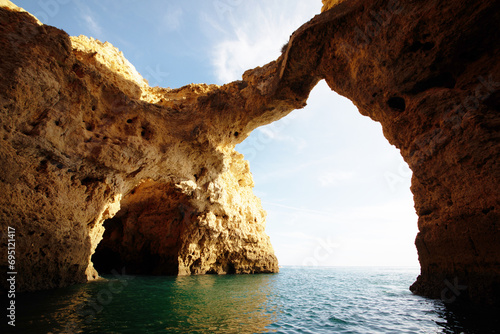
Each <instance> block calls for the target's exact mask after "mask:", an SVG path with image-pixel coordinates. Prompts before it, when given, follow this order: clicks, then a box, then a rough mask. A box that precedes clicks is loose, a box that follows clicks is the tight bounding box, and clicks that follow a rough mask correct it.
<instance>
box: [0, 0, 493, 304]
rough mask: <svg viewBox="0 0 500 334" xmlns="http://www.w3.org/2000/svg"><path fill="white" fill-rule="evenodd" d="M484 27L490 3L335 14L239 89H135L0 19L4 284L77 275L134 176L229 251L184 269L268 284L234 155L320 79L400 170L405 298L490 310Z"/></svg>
mask: <svg viewBox="0 0 500 334" xmlns="http://www.w3.org/2000/svg"><path fill="white" fill-rule="evenodd" d="M334 2H335V3H337V2H338V1H326V3H327V7H325V9H326V8H329V7H330V6H331V5H332V3H334ZM10 7H11V8H12V6H10ZM499 15H500V10H499V3H498V2H495V1H481V2H474V1H452V0H447V1H439V2H437V1H419V2H417V1H410V2H399V1H397V0H347V1H341V2H339V3H338V4H336V5H335V6H333V7H332V8H331V9H330V10H325V11H324V12H323V13H322V14H320V15H318V16H316V17H315V18H313V19H312V20H311V21H310V22H308V23H306V24H304V25H303V26H302V27H301V28H299V29H298V30H297V31H296V32H295V33H294V34H293V35H292V36H291V38H290V41H289V43H288V45H287V47H286V48H284V49H283V54H282V55H281V56H280V57H279V58H278V59H277V60H276V61H273V62H271V63H269V64H267V65H265V66H262V67H258V68H256V69H253V70H249V71H247V72H246V73H245V74H244V75H243V78H242V80H241V81H237V82H232V83H229V84H227V85H224V86H215V85H189V86H186V87H182V88H179V89H174V90H171V89H161V88H151V87H149V86H148V85H147V84H146V83H145V81H144V80H143V79H142V78H141V77H140V75H139V74H138V73H137V72H136V71H135V69H134V68H133V66H132V65H131V64H130V63H128V61H126V59H124V58H123V56H122V55H121V54H120V53H119V52H118V51H117V50H116V49H115V48H113V47H112V45H110V44H109V43H104V44H103V43H100V42H98V41H95V40H92V39H88V38H85V37H78V38H71V39H70V38H69V37H68V36H67V35H66V34H65V33H64V32H62V31H60V30H58V29H55V28H53V27H49V26H43V25H39V23H38V22H36V20H35V19H33V18H32V17H31V16H30V15H29V14H27V13H23V12H18V11H16V10H15V9H13V10H12V9H11V10H7V9H5V8H1V9H0V19H1V21H2V25H1V26H0V42H1V45H2V46H5V47H2V48H1V49H0V56H1V58H2V64H1V66H0V74H1V77H2V78H3V79H2V80H1V82H0V92H1V100H0V103H1V104H0V107H1V110H2V113H1V118H0V121H1V123H2V128H1V131H2V140H1V142H0V144H1V155H0V161H1V164H0V166H1V167H0V168H1V171H2V173H1V182H2V189H3V191H4V196H2V198H1V199H0V202H1V204H0V205H1V207H2V212H1V213H0V214H1V216H0V217H1V218H0V220H1V224H2V230H5V227H6V226H7V225H10V226H13V227H15V228H16V231H17V232H18V235H17V238H18V240H19V241H18V247H19V252H22V253H23V254H26V257H25V258H23V259H20V260H19V263H18V266H19V268H18V269H19V272H20V273H22V274H21V275H20V276H19V279H18V283H19V287H20V288H21V289H22V290H35V289H42V288H50V287H57V286H63V285H67V284H71V283H75V282H82V281H85V280H87V279H89V278H91V277H92V276H93V275H95V271H94V270H93V269H92V263H91V262H90V257H91V255H92V253H93V251H94V249H95V247H96V246H97V244H98V242H99V241H100V239H101V236H102V233H103V228H102V224H103V221H104V220H105V219H106V218H109V217H111V216H112V215H113V214H114V213H115V211H116V212H117V207H116V203H119V202H120V199H119V197H120V196H124V195H125V197H126V195H127V194H129V193H130V192H131V191H132V190H133V189H134V188H135V187H137V186H138V184H139V183H140V182H141V181H142V180H146V179H150V180H153V181H154V182H156V183H162V184H167V185H169V186H168V187H169V189H174V188H175V189H177V188H179V189H180V191H181V192H182V193H183V194H184V195H182V196H188V197H189V199H190V205H191V206H192V207H193V208H195V209H196V212H199V213H200V214H201V215H199V216H197V217H199V218H197V219H196V222H197V223H196V224H195V225H191V226H193V228H195V230H197V231H205V232H206V233H211V231H217V232H220V233H219V234H218V235H217V237H216V238H215V237H213V238H212V239H211V240H214V238H215V239H216V240H218V242H219V244H220V245H223V247H222V248H221V249H233V250H235V251H234V252H233V253H231V254H232V255H230V254H229V253H228V254H226V253H225V252H222V253H221V254H219V253H217V252H211V251H209V252H207V253H206V254H208V255H207V256H206V257H205V260H206V261H205V260H200V261H201V263H198V264H197V265H195V266H194V267H193V268H201V269H200V271H199V273H202V272H209V271H211V270H215V271H217V270H221V271H233V267H234V271H236V272H238V268H240V272H262V271H276V270H277V262H276V258H275V257H274V254H273V252H272V247H271V246H270V244H269V240H268V238H267V237H266V235H265V233H264V220H265V213H264V212H263V210H262V208H261V206H260V202H259V200H258V199H257V198H256V197H255V196H254V195H253V194H252V191H251V188H252V186H253V181H252V179H251V174H250V173H249V171H248V164H246V163H245V162H244V160H243V158H242V157H241V155H239V154H238V153H236V152H235V151H234V145H236V144H237V143H239V142H241V141H242V140H244V139H245V138H246V137H247V136H248V134H249V133H250V132H251V131H252V130H254V129H255V128H256V127H258V126H261V125H264V124H269V123H271V122H273V121H275V120H277V119H280V118H281V117H283V116H285V115H286V114H288V113H289V112H290V111H291V110H293V109H297V108H301V107H303V106H304V105H305V102H306V99H307V97H308V94H309V92H310V91H311V89H312V88H313V87H314V85H315V84H316V83H317V82H318V81H319V80H320V79H325V80H326V81H327V83H328V85H329V86H330V88H331V89H332V90H335V91H336V92H338V93H340V94H341V95H344V96H346V97H348V98H349V99H351V100H352V101H353V102H354V103H355V105H356V106H357V107H358V109H359V111H360V113H362V114H363V115H366V116H369V117H371V118H372V119H373V120H375V121H377V122H380V123H381V124H382V127H383V130H384V135H385V137H386V138H387V139H388V140H389V142H390V143H391V144H393V145H395V146H396V147H398V148H399V149H400V151H401V154H402V155H403V158H404V159H405V160H406V162H407V163H408V164H409V166H410V168H411V169H412V170H413V179H412V192H413V194H414V199H415V208H416V211H417V214H418V215H419V223H418V224H419V231H420V232H419V234H418V236H417V238H416V246H417V249H418V253H419V260H420V264H421V275H420V276H419V278H418V280H417V282H416V283H415V284H414V285H413V286H412V291H414V292H416V293H418V294H422V295H427V296H431V297H438V298H439V297H441V294H442V292H443V291H445V289H446V288H447V287H448V286H449V284H450V282H455V281H456V282H458V283H457V284H460V285H464V286H467V290H466V291H465V292H463V294H462V296H465V297H468V298H470V299H472V300H474V301H477V302H485V303H498V301H499V300H500V288H499V287H500V249H499V248H500V229H499V227H498V222H499V218H500V215H499V213H498V207H499V195H498V188H499V176H500V175H499V173H500V172H499V171H500V168H498V162H497V161H498V156H499V147H500V146H499V137H498V133H499V132H498V129H499V128H498V124H499V117H500V116H499V113H498V110H499V93H498V87H499V86H500V83H499V82H498V81H499V80H500V78H499V77H500V69H499V64H498V54H499V46H498V43H497V42H496V40H495V38H496V37H495V36H497V35H498V30H499V29H498V22H500V17H499ZM176 187H177V188H176ZM168 191H170V190H168ZM168 191H167V192H168ZM193 221H194V220H193ZM205 232H203V233H205ZM225 232H226V233H225ZM193 244H194V243H193ZM196 245H197V244H195V246H196ZM198 246H199V244H198ZM5 247H6V245H4V244H2V249H4V248H5ZM214 247H215V246H214ZM215 248H217V247H215ZM2 251H3V250H2ZM187 253H189V252H187ZM200 254H201V252H200ZM213 254H215V255H214V256H212V255H213ZM231 256H233V257H231ZM201 258H202V257H199V259H201ZM220 259H227V261H226V260H224V261H226V262H224V261H222V260H220ZM191 260H193V258H191ZM191 260H190V261H191ZM194 261H196V260H194ZM203 261H205V262H203ZM217 261H219V262H217ZM238 261H239V262H238ZM222 262H224V264H222ZM193 263H194V262H193ZM229 263H230V264H229ZM237 263H239V264H240V265H239V267H238V264H237ZM5 267H6V263H5V262H2V272H6V270H4V269H6V268H5ZM186 268H191V264H189V265H187V266H184V267H181V266H179V272H181V271H182V270H186V271H187V270H188V269H186ZM213 268H216V269H213ZM217 268H219V269H217ZM224 268H226V269H224ZM189 270H191V269H189ZM195 271H196V270H195ZM196 273H198V272H196ZM3 284H5V280H4V283H3Z"/></svg>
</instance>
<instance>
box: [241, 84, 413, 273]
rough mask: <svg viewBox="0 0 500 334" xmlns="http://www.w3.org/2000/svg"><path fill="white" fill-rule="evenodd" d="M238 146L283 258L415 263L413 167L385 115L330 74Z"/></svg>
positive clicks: (284, 261)
mask: <svg viewBox="0 0 500 334" xmlns="http://www.w3.org/2000/svg"><path fill="white" fill-rule="evenodd" d="M332 109H333V110H332ZM236 149H237V150H238V151H239V152H241V153H243V154H244V155H245V158H246V159H248V160H249V161H250V167H251V171H252V174H253V176H254V180H255V185H256V186H255V189H254V191H255V193H256V195H257V196H258V197H260V198H261V200H262V204H263V207H264V209H265V210H266V211H267V212H268V217H267V226H266V232H267V234H268V235H269V236H270V237H271V241H272V244H273V247H274V249H275V252H276V255H277V257H278V260H279V261H280V264H282V265H313V266H352V265H359V266H368V265H372V266H373V265H376V266H412V267H416V268H417V267H418V257H417V250H416V248H415V245H414V239H415V236H416V235H417V233H418V228H417V219H418V217H417V215H416V213H415V210H414V207H413V206H414V203H413V196H412V193H411V191H410V181H411V174H412V173H411V170H410V169H409V168H408V165H407V164H406V162H404V160H403V159H402V157H401V154H400V153H399V150H398V149H396V148H395V147H394V146H392V145H390V144H389V142H388V141H387V140H386V139H385V137H384V136H383V133H382V128H381V125H380V123H378V122H373V120H371V119H369V118H368V117H364V116H362V115H361V114H360V113H359V111H358V110H357V108H356V107H355V106H354V105H353V104H352V102H351V101H350V100H348V99H347V98H344V97H342V96H340V95H338V94H336V93H335V92H332V91H331V89H330V88H329V87H328V86H327V85H326V83H325V82H324V81H321V82H320V83H318V85H317V86H316V87H315V88H314V90H313V91H312V92H311V95H310V97H309V99H308V106H306V107H305V108H304V109H302V110H296V111H294V112H292V113H291V114H290V115H288V116H287V117H285V118H283V119H281V120H279V121H276V122H274V123H272V124H270V125H267V126H264V127H260V128H258V129H256V130H255V131H254V132H253V133H252V134H251V135H250V137H249V138H247V139H246V140H245V141H244V142H243V143H241V144H239V145H237V146H236ZM304 223H306V224H304Z"/></svg>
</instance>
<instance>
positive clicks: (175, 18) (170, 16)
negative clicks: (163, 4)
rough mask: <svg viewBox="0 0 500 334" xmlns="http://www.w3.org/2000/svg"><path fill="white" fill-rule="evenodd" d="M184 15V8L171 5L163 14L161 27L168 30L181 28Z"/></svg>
mask: <svg viewBox="0 0 500 334" xmlns="http://www.w3.org/2000/svg"><path fill="white" fill-rule="evenodd" d="M182 16H183V11H182V8H180V7H177V8H173V7H169V8H168V10H167V11H166V13H165V15H164V16H163V22H162V24H161V26H160V27H161V29H164V30H166V31H167V32H172V31H176V30H179V28H180V27H181V24H182Z"/></svg>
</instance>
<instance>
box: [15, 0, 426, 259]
mask: <svg viewBox="0 0 500 334" xmlns="http://www.w3.org/2000/svg"><path fill="white" fill-rule="evenodd" d="M14 2H15V3H16V4H17V5H18V6H21V7H23V8H25V9H26V10H28V11H29V12H31V13H33V14H34V15H35V16H37V17H38V18H39V19H40V20H41V21H42V22H43V23H45V24H50V25H53V26H56V27H58V28H61V29H64V30H65V31H66V32H68V33H69V34H70V35H87V36H92V37H94V38H96V39H99V40H101V41H109V42H110V43H112V44H113V45H114V46H116V47H118V48H119V49H120V50H121V51H123V53H124V55H125V57H126V58H127V59H128V60H129V61H130V62H131V63H132V64H134V66H135V67H136V69H137V70H138V71H139V72H140V73H141V74H142V75H143V77H145V78H146V79H147V80H148V81H149V83H150V85H151V86H162V87H171V88H176V87H180V86H183V85H186V84H189V83H216V84H224V83H227V82H230V81H233V80H238V79H240V78H241V75H242V74H243V72H244V71H245V70H247V69H250V68H254V67H256V66H260V65H264V64H266V63H268V62H269V61H271V60H274V59H276V58H277V57H278V56H279V54H280V50H281V47H282V45H283V44H285V43H286V42H287V41H288V37H289V36H290V34H291V33H292V32H293V31H294V30H295V29H297V28H298V27H299V26H300V25H302V24H303V23H305V22H307V21H308V20H309V19H311V18H312V17H313V16H314V15H315V14H318V13H319V12H320V10H321V1H319V0H255V1H243V0H210V1H207V0H205V1H201V0H193V1H182V2H181V1H172V0H169V1H168V0H163V1H161V0H145V1H139V0H121V1H118V0H87V1H83V0H25V1H17V2H16V1H14ZM236 149H237V150H238V151H239V152H241V153H243V154H244V155H245V157H246V158H247V159H248V160H249V161H250V169H251V171H252V174H253V176H254V181H255V189H254V191H255V193H256V195H257V196H259V197H260V198H261V199H262V204H263V207H264V209H265V210H266V211H267V213H268V218H267V228H266V231H267V233H268V234H269V236H270V237H271V242H272V244H273V246H274V248H275V251H276V255H277V256H278V259H279V261H280V264H282V265H321V266H365V265H376V266H417V265H418V261H417V253H416V249H415V246H414V239H415V236H416V233H417V216H416V214H415V210H414V208H413V199H412V195H411V192H410V190H409V188H410V179H411V171H410V170H409V169H408V166H407V165H406V164H405V163H404V161H403V159H402V158H401V156H400V155H399V151H398V150H397V149H396V148H395V147H394V146H391V145H390V144H389V143H388V142H387V140H386V139H385V138H384V137H383V134H382V129H381V126H380V124H378V123H375V122H373V121H372V120H370V119H369V118H367V117H364V116H361V115H360V114H359V112H358V111H357V110H356V107H355V106H354V105H353V104H352V103H351V102H350V101H349V100H347V99H346V98H343V97H341V96H339V95H338V94H336V93H334V92H332V91H330V89H329V88H328V87H327V86H326V84H325V83H324V82H321V83H320V84H318V86H317V87H316V88H315V89H314V90H313V92H312V93H311V96H310V98H309V100H308V106H307V107H306V108H304V109H301V110H296V111H294V112H292V113H291V114H290V115H289V116H287V117H285V118H284V119H282V120H280V121H278V122H275V123H273V124H270V125H268V126H265V127H261V128H259V129H257V130H255V131H254V132H253V133H252V134H251V135H250V137H249V138H248V139H247V140H245V141H244V142H243V143H242V144H240V145H238V146H237V147H236Z"/></svg>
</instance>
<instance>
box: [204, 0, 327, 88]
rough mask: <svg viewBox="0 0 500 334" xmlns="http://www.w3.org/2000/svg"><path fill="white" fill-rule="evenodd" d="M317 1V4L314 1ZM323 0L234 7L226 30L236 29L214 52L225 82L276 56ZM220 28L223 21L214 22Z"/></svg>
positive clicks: (267, 2) (221, 76) (276, 2)
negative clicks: (320, 0)
mask: <svg viewBox="0 0 500 334" xmlns="http://www.w3.org/2000/svg"><path fill="white" fill-rule="evenodd" d="M311 4H314V5H316V6H314V5H311ZM320 7H321V3H320V2H319V1H314V2H311V3H308V4H307V3H305V2H304V1H298V0H297V1H290V2H287V3H286V6H284V4H283V2H282V1H270V0H268V1H266V2H263V1H252V2H251V3H244V4H242V5H240V6H239V7H238V8H234V9H232V10H231V12H230V13H229V15H231V16H230V19H229V20H227V21H225V22H224V23H225V24H226V25H227V27H226V29H225V30H226V31H232V32H234V33H233V34H231V36H228V37H226V39H225V40H223V41H220V42H218V43H216V45H215V47H214V49H213V52H212V64H213V66H214V67H215V71H216V75H217V78H218V79H219V80H220V81H221V82H224V83H225V82H230V81H234V80H238V79H240V78H241V75H242V74H243V72H244V71H245V70H247V69H251V68H254V67H257V66H261V65H265V64H266V63H268V62H270V61H272V60H274V59H276V58H277V57H278V56H279V54H280V52H281V46H282V45H283V44H285V43H286V42H287V41H288V39H289V36H290V34H291V33H293V31H295V30H296V29H297V28H298V27H299V26H300V25H302V24H303V23H305V22H307V21H308V20H309V19H310V18H311V17H312V16H313V15H314V14H317V13H319V11H320ZM212 28H213V29H214V30H220V29H221V27H220V23H213V26H212Z"/></svg>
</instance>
